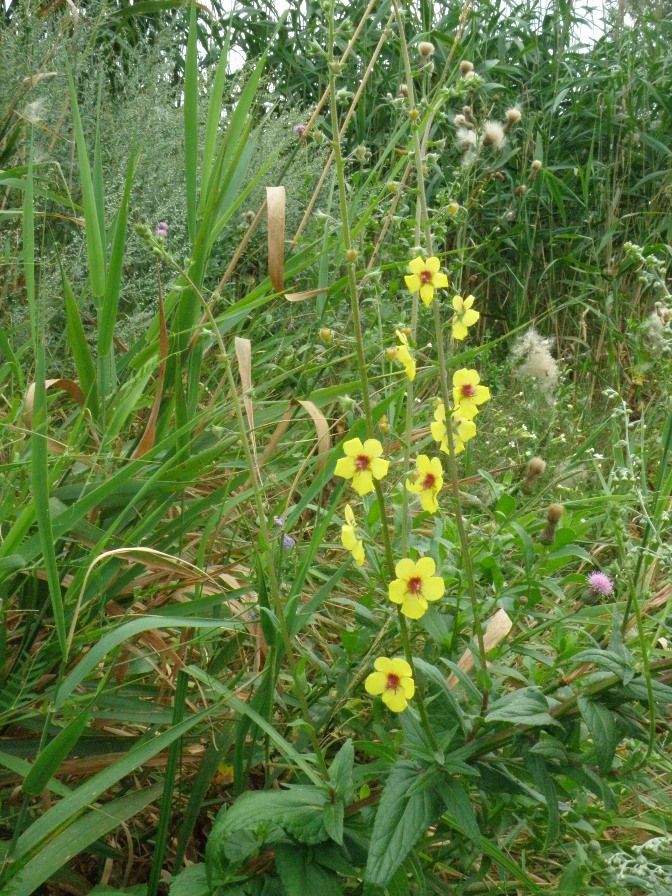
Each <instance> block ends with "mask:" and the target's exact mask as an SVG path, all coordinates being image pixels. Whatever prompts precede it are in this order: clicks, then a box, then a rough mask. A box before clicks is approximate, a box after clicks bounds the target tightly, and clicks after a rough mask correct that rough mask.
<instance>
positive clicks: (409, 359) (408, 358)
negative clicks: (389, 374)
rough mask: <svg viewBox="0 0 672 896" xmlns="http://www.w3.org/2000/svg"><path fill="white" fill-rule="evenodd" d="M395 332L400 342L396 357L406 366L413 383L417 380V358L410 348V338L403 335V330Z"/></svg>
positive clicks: (407, 374)
mask: <svg viewBox="0 0 672 896" xmlns="http://www.w3.org/2000/svg"><path fill="white" fill-rule="evenodd" d="M395 332H396V334H397V339H398V340H399V345H398V346H397V355H396V358H397V361H399V363H400V364H403V365H404V370H405V371H406V376H407V377H408V378H409V380H410V381H411V382H413V380H414V379H415V358H414V357H413V355H412V354H411V350H410V349H409V347H408V337H407V336H406V334H405V333H402V331H401V330H395Z"/></svg>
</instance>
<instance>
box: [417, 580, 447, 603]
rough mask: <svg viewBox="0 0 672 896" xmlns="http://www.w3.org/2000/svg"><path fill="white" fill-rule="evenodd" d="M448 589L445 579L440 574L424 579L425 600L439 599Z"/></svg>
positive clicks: (423, 591)
mask: <svg viewBox="0 0 672 896" xmlns="http://www.w3.org/2000/svg"><path fill="white" fill-rule="evenodd" d="M445 590H446V586H445V584H444V581H443V579H441V578H439V576H432V577H431V578H429V579H423V582H422V596H423V597H424V598H425V600H439V599H440V598H441V597H443V594H444V592H445Z"/></svg>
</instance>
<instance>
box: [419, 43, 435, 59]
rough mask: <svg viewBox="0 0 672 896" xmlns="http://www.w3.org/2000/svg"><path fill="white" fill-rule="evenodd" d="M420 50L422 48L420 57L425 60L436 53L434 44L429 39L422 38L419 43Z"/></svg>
mask: <svg viewBox="0 0 672 896" xmlns="http://www.w3.org/2000/svg"><path fill="white" fill-rule="evenodd" d="M418 50H420V57H421V58H422V59H423V60H427V59H429V57H430V56H433V55H434V44H430V42H429V41H428V40H421V41H420V43H419V44H418Z"/></svg>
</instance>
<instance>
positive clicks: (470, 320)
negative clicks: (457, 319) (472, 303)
mask: <svg viewBox="0 0 672 896" xmlns="http://www.w3.org/2000/svg"><path fill="white" fill-rule="evenodd" d="M480 316H481V314H480V312H479V311H476V310H475V309H474V308H467V310H466V311H465V312H464V315H463V316H462V323H463V324H464V325H465V327H473V325H474V324H475V323H476V321H477V320H478V319H479V317H480Z"/></svg>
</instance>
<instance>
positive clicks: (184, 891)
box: [89, 862, 212, 896]
mask: <svg viewBox="0 0 672 896" xmlns="http://www.w3.org/2000/svg"><path fill="white" fill-rule="evenodd" d="M211 892H212V891H211V889H210V885H209V884H208V877H207V874H206V868H205V865H204V864H203V863H200V862H199V863H198V864H197V865H189V866H188V867H187V868H185V869H184V870H183V871H180V873H179V874H178V875H177V877H175V878H174V879H173V882H172V883H171V885H170V890H169V893H170V896H210V893H211ZM89 896H91V894H89Z"/></svg>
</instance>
